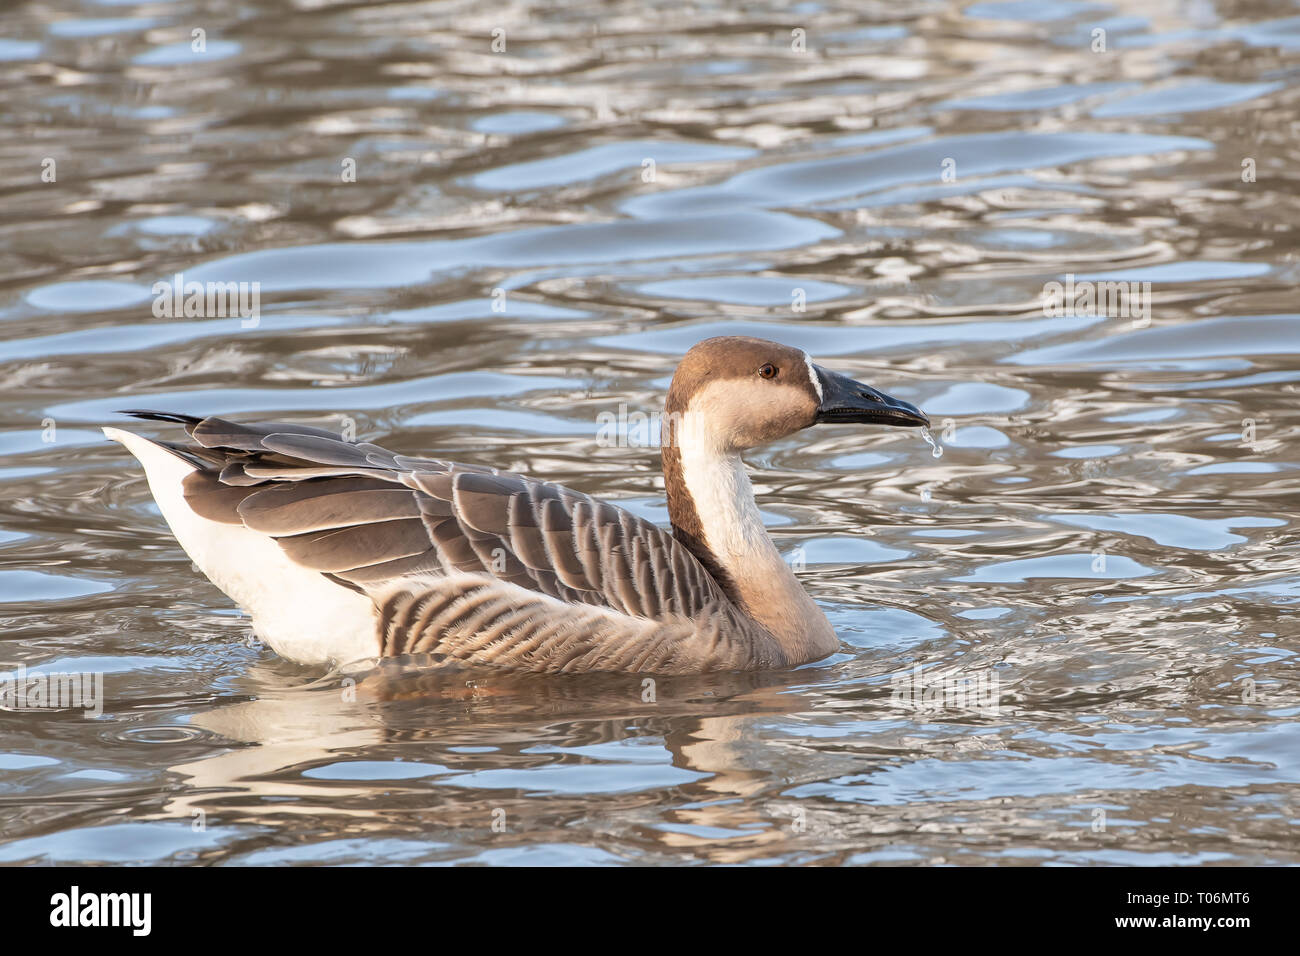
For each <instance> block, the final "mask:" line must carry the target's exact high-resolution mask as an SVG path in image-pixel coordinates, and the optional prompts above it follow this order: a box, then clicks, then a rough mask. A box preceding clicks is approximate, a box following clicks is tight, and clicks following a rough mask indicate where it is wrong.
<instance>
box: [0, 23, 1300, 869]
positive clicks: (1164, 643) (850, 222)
mask: <svg viewBox="0 0 1300 956" xmlns="http://www.w3.org/2000/svg"><path fill="white" fill-rule="evenodd" d="M554 6H555V5H553V4H549V3H532V4H530V3H515V4H510V5H507V6H506V7H504V8H495V9H494V8H493V6H492V5H485V4H478V3H463V2H453V3H437V4H429V3H386V4H376V5H364V4H363V5H354V4H351V3H337V4H335V3H331V2H329V0H298V2H273V0H261V2H254V0H249V2H244V3H240V4H226V3H192V2H186V0H176V2H160V3H149V2H129V0H128V2H126V3H121V2H117V0H104V2H83V3H76V2H73V0H60V2H55V3H50V4H44V5H34V4H18V5H15V6H14V7H13V8H7V9H6V10H4V11H3V12H0V36H3V39H0V77H2V80H3V87H4V89H5V92H4V94H3V97H4V99H3V112H4V129H5V131H6V133H7V134H8V135H6V136H5V137H4V142H3V143H2V144H0V190H2V192H3V199H2V200H0V323H3V325H2V327H3V336H2V337H3V343H2V344H0V383H3V384H2V385H0V622H2V623H3V628H2V629H0V634H2V635H3V644H2V645H0V667H4V668H8V669H10V670H12V669H14V668H17V667H18V666H19V665H23V666H25V667H27V668H29V669H36V668H39V669H40V670H41V671H46V672H49V671H70V672H87V673H97V674H102V675H103V686H104V698H105V699H104V702H103V710H102V714H101V715H99V716H87V714H86V713H84V712H83V710H78V709H75V708H64V709H45V710H30V709H29V710H20V711H19V710H10V711H8V712H0V735H2V736H0V834H2V842H0V861H8V862H18V861H55V862H65V861H103V862H123V861H148V862H185V861H202V862H208V863H223V862H225V863H269V862H330V863H341V862H356V861H373V862H380V861H384V862H394V861H396V862H403V863H413V862H445V861H451V862H464V861H473V862H486V863H556V862H568V863H573V862H583V863H622V862H635V863H644V862H751V863H760V862H762V863H771V862H786V863H800V862H854V863H858V862H888V863H913V862H916V863H921V862H940V861H943V862H955V863H1031V864H1032V863H1047V862H1066V863H1121V864H1122V863H1157V864H1163V863H1260V862H1290V863H1295V862H1300V851H1298V850H1297V843H1296V840H1295V837H1294V832H1295V831H1294V827H1295V824H1296V823H1297V822H1298V818H1300V799H1298V793H1300V791H1297V784H1298V783H1300V746H1297V744H1300V734H1298V733H1297V729H1296V718H1297V715H1298V714H1300V673H1298V667H1297V656H1296V655H1297V649H1298V648H1297V644H1298V641H1297V636H1298V633H1297V631H1298V629H1297V627H1296V624H1295V614H1296V605H1297V601H1298V600H1300V574H1298V573H1297V558H1296V555H1297V552H1296V546H1297V532H1298V530H1300V497H1298V496H1297V491H1298V488H1297V478H1298V476H1300V411H1298V408H1300V401H1298V399H1300V394H1298V393H1297V383H1298V382H1300V370H1297V366H1296V356H1297V354H1300V321H1298V319H1297V314H1296V312H1295V311H1294V309H1295V293H1294V288H1295V285H1296V279H1297V269H1298V265H1297V260H1296V248H1297V240H1296V231H1295V228H1296V225H1297V224H1300V209H1298V208H1297V200H1296V197H1295V189H1294V182H1295V172H1294V170H1295V168H1296V163H1297V162H1300V147H1298V145H1297V142H1296V136H1295V135H1294V129H1296V128H1297V127H1296V123H1297V122H1298V121H1300V113H1298V111H1297V98H1298V96H1300V86H1298V85H1297V76H1298V74H1297V67H1298V66H1300V16H1297V15H1296V13H1295V10H1294V7H1293V5H1291V4H1286V3H1270V2H1255V3H1246V2H1242V3H1226V2H1221V3H1218V4H1215V3H1213V2H1209V0H1191V2H1147V3H1137V2H1134V3H1128V4H1123V3H1077V2H1070V0H1059V2H1051V0H1047V2H1038V0H1035V2H1032V3H1030V2H1013V3H976V4H961V3H936V2H930V3H925V2H919V3H909V4H898V5H887V4H880V5H877V4H856V3H842V4H835V3H821V2H810V3H802V4H798V5H796V6H794V7H787V6H786V5H784V4H778V3H772V4H757V3H746V4H743V5H741V6H743V8H744V9H743V10H742V9H739V8H738V6H737V5H735V4H726V3H718V4H711V3H697V4H695V5H693V6H692V7H690V8H688V9H683V8H681V7H679V6H675V5H670V4H664V5H659V6H655V5H649V4H646V3H644V2H641V0H638V2H635V3H633V2H615V3H601V4H596V3H590V2H588V3H585V4H584V3H569V4H563V5H561V6H560V8H559V9H554ZM497 29H502V30H504V34H503V35H501V34H498V45H499V43H500V42H501V41H504V43H505V50H504V51H503V52H493V49H492V44H493V31H494V30H497ZM196 30H202V31H203V33H202V34H200V35H199V38H200V39H201V40H202V41H203V44H202V45H203V46H204V47H205V49H203V50H202V51H199V52H196V51H195V50H194V49H193V46H194V44H195V42H196V41H195V33H194V31H196ZM796 30H799V31H803V32H802V34H800V33H794V32H792V31H796ZM1097 30H1102V31H1104V35H1103V36H1104V41H1105V51H1104V52H1102V51H1100V50H1095V49H1094V47H1096V46H1097V45H1098V36H1099V35H1098V34H1097V33H1096V31H1097ZM801 43H802V45H803V48H804V49H803V52H800V51H799V50H798V49H796V47H798V46H799V45H800V44H801ZM51 161H52V162H51ZM352 173H354V175H352ZM43 175H44V176H45V177H46V179H49V178H53V180H54V181H52V182H50V181H45V180H43V178H42V177H43ZM350 176H351V178H353V179H355V181H347V180H348V179H349V177H350ZM176 273H182V274H183V276H184V279H185V281H201V282H206V281H227V280H228V281H236V282H258V283H260V295H261V314H260V321H259V322H258V323H257V324H256V325H255V326H251V327H245V323H244V322H241V320H240V319H239V318H229V317H227V318H221V317H201V316H189V317H186V316H181V317H176V318H156V317H155V315H154V313H153V300H154V295H153V285H154V283H155V282H159V281H171V277H173V276H174V275H175V274H176ZM1067 276H1073V281H1074V282H1075V283H1076V287H1078V286H1077V284H1078V283H1083V282H1085V281H1086V282H1094V283H1096V282H1106V281H1114V282H1119V281H1123V282H1126V283H1127V282H1134V283H1138V285H1137V286H1135V287H1134V290H1135V292H1136V297H1135V298H1134V299H1133V300H1131V302H1129V303H1128V304H1129V305H1132V306H1133V308H1130V309H1129V312H1131V313H1134V314H1116V313H1117V312H1118V311H1119V310H1118V309H1109V310H1103V311H1108V312H1110V313H1111V314H1102V315H1098V314H1095V313H1096V312H1097V310H1096V309H1094V310H1091V312H1090V311H1089V310H1088V309H1076V310H1073V311H1074V312H1075V314H1066V315H1049V314H1045V309H1044V301H1045V289H1046V288H1049V286H1048V284H1049V283H1052V282H1060V283H1062V284H1064V283H1065V282H1066V281H1067V278H1066V277H1067ZM1142 283H1150V286H1149V293H1148V292H1146V291H1145V290H1146V287H1144V286H1143V285H1142ZM498 290H500V291H498ZM796 290H802V297H803V303H804V304H803V308H802V310H800V309H799V308H798V306H799V293H797V292H796ZM1147 307H1149V310H1148V309H1147ZM250 325H251V324H250ZM720 332H731V333H749V334H758V335H763V336H766V337H769V338H775V339H779V340H782V341H785V342H789V343H791V344H794V345H799V346H802V347H804V348H807V349H808V350H809V351H810V352H811V353H812V354H813V355H814V356H816V357H817V358H818V359H819V360H820V361H822V362H823V364H826V365H827V366H829V367H831V368H834V369H837V370H839V371H843V372H847V373H850V374H853V375H854V376H855V377H859V378H863V379H865V380H867V381H869V382H871V383H873V384H875V385H877V386H879V387H881V388H884V389H886V390H888V391H890V392H891V393H893V394H896V395H898V396H899V397H901V398H906V399H908V400H911V401H914V402H916V403H918V404H919V405H921V406H922V407H923V408H925V409H926V410H927V411H928V412H929V414H930V415H931V417H932V418H933V419H934V421H935V428H934V432H935V437H936V439H937V440H938V441H939V442H940V443H941V447H942V452H943V453H942V456H941V457H936V456H935V455H934V454H933V452H932V450H931V448H930V447H929V446H928V445H927V444H926V443H925V442H924V441H923V440H922V439H921V438H920V437H919V436H918V435H917V434H916V433H914V432H906V433H904V432H903V431H902V430H892V429H862V428H855V427H851V426H841V427H823V428H820V429H817V430H815V431H813V432H808V433H804V434H802V435H800V436H797V438H795V439H792V440H789V441H785V442H783V443H781V444H779V445H777V446H775V447H773V448H771V449H768V450H766V451H764V452H762V453H761V454H757V455H755V456H753V458H752V462H751V463H752V465H753V471H754V481H755V486H756V488H757V489H758V491H759V494H760V501H761V505H762V508H763V510H764V514H765V515H766V517H767V518H768V520H769V524H770V529H771V531H772V534H773V536H774V538H775V539H776V541H777V543H778V545H779V546H780V547H781V549H782V550H783V551H786V552H788V553H790V554H791V556H792V560H794V561H796V562H798V561H802V562H803V563H804V570H803V572H802V576H803V580H804V581H805V582H806V584H807V586H808V587H809V589H810V590H811V591H812V592H813V593H814V594H815V596H816V597H817V598H818V600H819V601H820V602H821V603H822V605H823V606H824V607H825V608H826V609H827V612H828V614H829V615H830V617H831V619H832V621H833V623H834V624H835V625H836V628H837V629H838V631H839V634H840V637H841V640H842V642H843V646H842V648H841V652H840V653H839V654H837V655H835V656H834V657H832V658H830V659H828V660H826V661H824V662H822V663H819V664H816V665H812V666H808V667H805V668H802V669H800V670H798V671H795V672H791V673H782V674H769V675H761V676H748V677H715V678H710V679H707V680H704V679H700V680H682V679H678V680H671V681H669V680H664V681H660V682H659V683H658V685H657V686H656V687H655V688H654V691H655V693H654V695H653V696H654V699H653V700H646V699H645V698H646V697H648V696H650V695H649V694H648V693H647V691H646V690H645V689H644V688H643V685H642V683H641V681H640V679H633V678H618V677H602V678H571V679H563V680H545V679H530V680H517V679H516V680H506V679H502V680H492V679H478V678H475V679H471V680H465V679H461V680H457V679H454V678H452V679H442V680H439V681H436V682H435V681H434V679H432V678H429V677H428V676H427V675H421V674H419V673H418V672H417V673H412V672H401V673H397V672H392V671H391V669H388V670H385V671H384V672H382V673H380V674H376V675H372V676H371V677H369V678H368V679H367V680H366V681H364V682H363V683H362V684H361V686H360V687H358V688H350V687H345V689H344V691H343V692H340V675H337V674H329V673H326V672H324V671H323V670H312V669H307V668H302V667H298V666H295V665H292V664H288V663H285V662H283V661H280V660H278V659H276V658H275V656H274V655H273V654H271V653H270V651H268V650H267V649H265V648H263V647H261V646H260V645H258V644H257V642H256V641H255V640H252V639H251V638H250V636H249V632H248V627H247V623H246V620H245V619H243V618H242V617H241V616H240V615H239V614H238V613H237V612H236V611H235V610H234V609H233V608H232V607H231V605H230V603H229V601H227V600H226V599H225V598H224V597H223V596H222V595H221V594H220V593H219V592H218V591H216V590H215V589H214V588H213V587H212V586H211V585H209V584H208V583H207V582H206V581H205V580H203V579H202V578H201V577H200V576H198V575H196V574H195V573H194V571H193V570H192V568H191V566H190V563H189V561H188V559H187V558H186V557H185V555H184V554H183V553H182V552H181V551H180V549H179V548H178V547H177V546H176V544H175V543H174V541H173V540H172V538H171V536H170V534H169V533H168V532H167V530H166V527H165V525H164V524H163V522H162V520H161V518H160V517H159V515H158V512H157V510H156V508H155V507H154V505H153V503H152V500H151V498H150V495H149V493H148V489H147V487H146V485H145V482H144V480H143V478H142V476H141V474H140V471H139V469H138V467H137V466H136V464H135V463H134V461H132V460H131V459H130V458H129V457H128V456H126V454H125V453H124V452H123V450H122V449H121V448H120V447H118V446H116V445H112V444H109V443H107V442H105V441H104V440H103V439H102V437H101V436H100V434H99V431H98V428H99V426H100V425H101V424H103V423H106V422H115V421H118V419H119V417H118V416H115V415H113V414H112V412H113V410H114V409H118V408H122V407H133V406H145V407H156V408H164V409H171V410H179V411H185V412H220V413H236V414H240V415H247V416H269V415H276V416H285V417H290V418H293V419H294V420H298V421H303V422H310V423H316V424H324V425H329V426H332V427H335V428H339V427H341V426H343V425H345V424H347V423H348V421H349V420H350V421H351V422H352V423H354V424H355V428H356V430H357V434H358V435H359V436H362V437H365V438H368V439H371V440H374V441H378V442H380V443H383V444H386V445H389V446H392V447H394V448H396V449H398V450H401V451H404V452H408V453H415V452H434V453H437V454H438V455H440V456H446V457H453V458H460V459H463V460H466V461H472V462H478V463H483V464H490V465H494V466H499V467H503V468H508V469H513V470H520V471H526V472H529V473H531V474H534V475H537V476H540V477H545V478H548V479H552V480H556V481H560V482H563V483H566V484H569V485H572V486H574V487H576V488H578V489H580V490H582V491H586V492H590V493H593V494H599V495H602V496H607V497H610V498H614V499H617V500H619V501H620V502H621V503H622V504H625V505H626V506H628V507H630V508H632V509H633V510H635V511H637V512H638V513H640V514H643V515H646V516H650V517H652V518H654V519H655V520H660V521H662V520H665V519H666V514H665V508H664V501H663V492H662V487H661V481H660V477H659V469H658V456H657V453H656V451H655V449H653V448H647V447H610V446H609V443H607V442H599V441H598V440H597V437H598V426H597V422H598V420H599V416H600V415H601V413H602V412H615V413H617V412H618V410H619V407H620V405H623V406H625V411H630V412H640V413H652V412H654V411H655V410H657V409H658V407H659V406H660V403H661V402H662V399H663V394H664V390H665V388H666V386H667V383H668V380H669V376H670V375H671V373H672V369H673V367H674V365H675V362H676V359H677V357H678V356H679V355H680V354H681V352H683V351H684V350H685V349H686V348H687V347H689V346H690V345H691V344H692V343H694V342H695V341H697V340H699V339H701V338H704V337H706V336H708V335H712V334H717V333H720ZM800 549H801V550H800ZM918 675H919V676H918ZM903 677H906V678H908V679H909V680H913V681H919V682H920V683H921V684H922V685H924V686H925V687H929V688H933V687H934V686H935V684H934V683H933V682H934V681H935V680H938V679H943V678H949V679H962V680H968V681H972V682H975V683H976V684H977V685H978V686H981V687H983V688H985V689H988V688H989V687H992V688H994V690H995V691H996V695H995V698H996V702H997V705H998V706H996V707H985V708H979V707H976V708H973V709H972V708H970V707H963V706H961V703H962V701H961V700H953V699H952V698H951V697H948V698H944V699H941V700H938V701H931V702H930V703H929V704H925V705H924V706H925V709H916V708H914V707H909V706H908V704H907V699H906V698H904V696H903V695H902V694H901V693H899V691H900V689H901V688H902V687H903V685H902V684H900V680H901V679H902V678H903ZM906 686H907V687H909V688H910V687H913V686H915V685H914V684H908V685H906ZM354 695H355V697H356V699H355V700H352V699H351V698H352V697H353V696H354ZM967 703H970V701H967ZM923 704H924V701H923Z"/></svg>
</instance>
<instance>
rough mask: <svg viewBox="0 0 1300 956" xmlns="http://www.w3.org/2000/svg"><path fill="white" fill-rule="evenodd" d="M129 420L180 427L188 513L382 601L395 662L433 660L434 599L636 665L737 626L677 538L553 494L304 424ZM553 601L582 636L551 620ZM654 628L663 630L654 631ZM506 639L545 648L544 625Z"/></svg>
mask: <svg viewBox="0 0 1300 956" xmlns="http://www.w3.org/2000/svg"><path fill="white" fill-rule="evenodd" d="M130 414H133V415H136V416H137V417H142V418H151V419H155V420H163V421H173V422H179V423H181V424H184V425H185V427H186V430H187V431H188V432H189V434H190V436H191V438H193V439H194V442H196V443H197V444H195V445H189V444H186V445H179V444H169V445H168V447H170V448H171V449H172V450H173V451H174V452H175V453H177V454H180V455H182V456H184V457H187V458H189V459H190V460H191V461H192V462H193V463H195V464H197V465H199V466H200V467H199V469H198V470H197V471H195V472H194V473H193V474H191V475H189V476H188V477H187V478H186V480H185V487H184V493H185V499H186V502H187V503H188V504H189V506H190V507H191V508H193V509H194V511H195V512H197V513H198V514H200V515H202V516H203V517H206V518H209V519H212V520H217V521H222V522H227V523H232V524H236V523H237V524H243V525H244V526H245V527H248V528H250V529H252V530H254V531H258V532H261V533H263V534H266V535H268V536H269V537H271V538H273V539H274V540H275V541H276V542H277V543H278V544H279V545H280V547H281V548H282V549H283V550H284V552H285V554H286V555H287V556H288V557H289V558H290V559H292V560H293V561H294V562H296V563H298V564H300V565H302V566H304V567H307V568H311V569H314V570H316V571H319V572H321V573H322V574H325V575H327V576H329V577H331V578H332V579H334V580H336V581H338V582H339V583H340V584H343V585H345V586H348V587H352V588H354V589H356V590H359V591H363V592H365V593H367V594H370V595H371V596H372V597H374V598H375V600H376V603H377V604H379V606H380V608H381V610H382V611H383V621H382V622H381V635H380V638H381V641H382V642H383V644H384V652H385V653H386V654H395V653H405V652H408V651H412V650H417V649H418V650H434V649H435V648H434V647H432V646H428V647H425V646H421V647H418V648H417V647H416V646H415V645H416V644H427V643H428V641H424V640H421V639H420V636H421V634H424V635H426V636H427V634H428V632H429V628H427V627H426V628H422V629H417V628H414V624H413V621H414V619H415V618H416V617H417V616H420V617H422V618H423V619H424V620H426V621H427V620H433V619H435V617H436V615H434V611H435V610H436V608H437V606H438V605H439V602H442V603H444V604H450V603H451V602H454V601H461V602H462V603H464V602H466V601H469V602H470V603H474V602H475V601H477V603H478V604H483V603H484V602H486V603H488V604H491V605H492V606H493V607H496V608H497V609H498V611H499V612H500V613H499V614H498V620H496V621H495V623H494V624H493V626H492V627H489V628H487V629H486V630H485V629H484V628H482V627H480V628H479V629H478V633H480V634H481V633H496V634H497V635H498V638H500V637H501V635H504V634H505V633H506V632H507V630H508V629H507V628H506V627H505V622H504V621H503V620H500V619H499V618H500V617H501V615H503V614H504V613H505V611H506V610H508V609H510V608H512V607H513V609H514V611H515V612H516V616H521V617H522V616H526V614H527V612H529V611H530V610H531V611H532V612H533V613H534V617H536V616H537V615H541V616H542V617H546V616H549V617H550V618H551V619H552V630H554V631H555V633H554V634H553V635H551V637H550V638H549V640H551V641H570V642H571V640H572V637H573V634H574V633H575V632H579V631H580V632H582V633H586V634H588V635H594V636H596V637H598V638H599V637H602V636H603V637H604V639H607V640H611V641H614V642H615V643H617V641H618V640H624V641H625V642H627V643H628V644H629V647H628V650H627V653H628V654H629V655H633V656H637V655H641V654H644V653H645V652H646V650H647V649H646V647H644V646H642V645H643V644H644V642H645V641H646V640H650V639H651V635H652V632H653V634H657V635H658V638H662V639H669V638H670V639H669V640H668V643H669V644H673V643H677V642H678V641H679V640H681V639H682V638H684V637H685V633H684V632H683V633H678V631H680V630H681V627H682V625H686V624H689V623H690V622H692V621H694V622H702V621H705V620H706V619H709V618H716V617H717V616H719V614H720V613H721V614H722V616H724V617H727V616H729V614H727V613H726V612H727V611H728V605H729V602H728V601H727V599H726V597H725V596H724V594H723V592H722V590H721V588H720V587H719V586H718V584H717V582H716V581H715V580H714V578H713V577H712V576H711V575H710V574H709V572H708V570H707V569H705V567H704V566H703V565H702V564H701V563H700V562H699V561H698V560H697V559H696V558H695V556H694V555H693V554H691V552H690V551H689V550H687V549H686V548H685V547H684V546H683V545H682V544H680V543H679V542H678V541H677V540H676V539H675V538H673V537H672V535H671V534H670V533H668V532H665V531H664V530H662V529H661V528H659V527H658V526H657V525H654V524H652V523H651V522H648V521H645V520H643V519H641V518H638V517H637V516H635V515H633V514H631V513H630V512H628V511H625V510H624V509H622V508H618V507H616V506H614V505H611V504H609V503H608V502H604V501H600V500H599V499H595V498H591V497H589V496H588V495H584V494H581V493H579V492H576V491H572V490H570V489H568V488H564V487H562V486H560V485H555V484H551V483H549V482H544V481H537V480H534V479H531V478H527V477H524V476H522V475H517V474H511V473H506V472H500V471H496V470H494V469H490V468H480V467H475V466H470V465H462V464H457V463H454V462H447V461H439V460H436V459H430V458H414V457H408V456H405V455H398V454H394V453H393V452H390V451H388V450H386V449H384V448H381V447H379V446H377V445H373V444H370V443H365V442H361V443H357V442H348V441H344V440H343V439H341V438H340V437H339V436H338V435H336V434H333V433H331V432H328V431H325V430H323V429H318V428H311V427H308V426H302V425H289V424H276V423H269V424H242V423H235V422H230V421H227V420H225V419H221V418H194V417H190V416H184V415H172V414H168V413H159V412H144V411H133V412H130ZM471 592H473V593H475V594H477V597H476V598H471V597H470V596H469V595H470V594H471ZM546 599H551V600H550V601H549V602H548V601H547V600H546ZM555 601H558V602H562V603H563V604H565V605H569V606H570V607H568V608H565V609H563V610H565V611H566V613H565V614H564V615H563V616H564V617H566V618H569V619H570V622H571V624H573V623H576V624H578V625H580V626H577V627H574V626H568V627H564V626H560V625H556V624H555V620H554V619H555V618H556V614H555V612H556V611H557V610H560V609H559V608H557V607H556V606H555V605H554V603H553V602H555ZM462 610H463V609H462ZM548 611H549V612H550V613H549V615H548V614H547V612H548ZM484 613H486V612H484ZM627 618H631V619H635V620H634V621H628V620H626V619H627ZM458 620H460V621H462V623H463V614H462V615H461V617H460V618H458ZM402 622H405V623H404V624H403V623H402ZM653 622H658V623H660V624H663V625H670V626H669V627H668V628H667V630H665V628H663V627H661V628H658V629H657V630H656V629H655V628H650V629H648V630H647V628H646V626H645V625H647V624H650V623H653ZM485 623H486V622H485ZM399 625H400V626H399ZM704 626H705V628H706V629H707V625H704ZM715 627H716V625H715ZM620 629H621V630H620ZM385 630H386V631H387V633H384V632H385ZM459 630H461V631H464V632H465V633H467V634H469V633H471V632H472V631H473V629H466V628H464V627H462V628H460V629H459ZM688 630H692V631H694V630H695V627H694V626H692V627H690V628H688ZM615 631H617V632H618V633H614V632H615ZM510 633H512V634H520V635H522V637H519V639H520V640H525V639H527V640H531V641H532V643H533V645H534V649H535V648H536V646H537V645H538V644H544V643H546V641H545V640H543V639H541V638H540V637H539V636H538V634H537V633H536V628H535V627H534V628H532V629H527V628H526V629H523V630H522V631H520V630H519V629H516V630H515V631H511V632H510ZM638 635H639V636H638ZM656 642H658V639H656ZM588 643H589V642H588ZM726 643H730V642H729V641H728V642H726ZM632 645H636V646H635V647H633V646H632ZM575 647H576V645H575ZM436 649H437V650H447V649H448V648H445V647H437V648H436ZM589 649H590V648H589ZM573 651H574V648H570V651H569V652H568V653H566V655H565V657H566V659H574V658H573V656H572V652H573ZM457 656H461V655H459V654H458V655H457ZM651 656H652V657H658V656H660V655H659V654H658V653H657V652H656V653H653V654H651ZM547 669H552V668H550V667H548V668H547Z"/></svg>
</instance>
